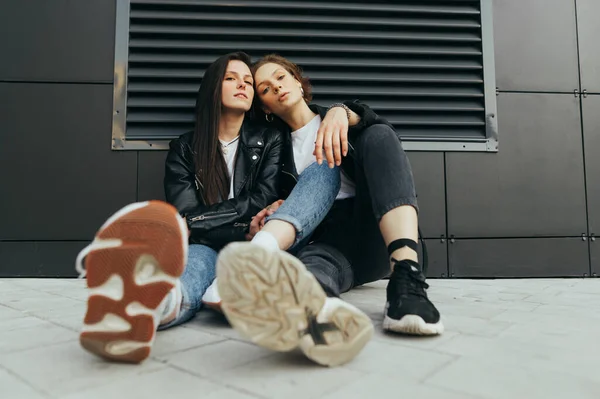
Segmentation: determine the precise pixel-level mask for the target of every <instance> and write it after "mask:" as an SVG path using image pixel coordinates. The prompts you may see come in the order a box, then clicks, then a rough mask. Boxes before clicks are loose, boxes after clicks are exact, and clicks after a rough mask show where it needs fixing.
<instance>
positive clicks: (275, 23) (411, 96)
mask: <svg viewBox="0 0 600 399" xmlns="http://www.w3.org/2000/svg"><path fill="white" fill-rule="evenodd" d="M130 3H131V5H130V7H131V8H130V16H129V25H130V26H129V54H128V57H129V59H128V86H127V114H126V127H127V129H126V131H127V133H126V134H127V138H129V139H134V140H135V139H141V140H146V139H151V140H166V139H170V138H173V137H176V136H178V135H179V134H181V133H183V132H185V131H187V130H189V129H191V128H192V124H193V108H194V102H195V93H196V91H197V89H198V86H199V85H200V82H201V79H202V74H203V73H204V70H205V69H206V67H207V66H208V64H209V63H211V62H212V61H213V60H214V59H216V58H217V57H218V56H219V55H222V54H224V53H227V52H230V51H236V50H243V51H246V52H248V53H250V54H251V55H252V56H253V58H255V59H256V58H258V57H260V56H261V55H263V54H266V53H270V52H277V53H279V54H281V55H284V56H286V57H289V58H290V59H292V60H293V61H295V62H297V63H299V64H300V65H301V66H302V67H303V68H304V71H305V73H306V74H307V75H308V76H309V77H310V78H311V80H312V82H313V86H314V97H315V98H314V101H315V102H317V103H321V104H323V105H328V104H331V103H333V102H337V101H341V100H351V99H360V100H362V101H364V102H366V103H367V104H369V105H371V106H372V107H373V109H374V110H375V111H376V112H377V113H379V114H380V115H382V116H384V117H386V118H387V119H388V120H389V121H390V122H392V123H393V124H394V125H395V126H396V127H397V128H398V129H399V131H400V132H401V134H402V135H403V137H405V138H408V139H411V140H418V141H428V140H429V141H445V140H454V139H463V140H464V139H466V140H482V139H485V138H486V123H485V98H484V97H485V96H484V81H483V69H484V68H483V55H482V37H481V36H482V31H481V12H480V1H479V0H462V1H460V0H454V1H451V0H446V1H442V0H437V1H430V0H421V1H419V0H413V1H396V2H394V3H393V4H388V3H386V2H383V1H373V2H369V3H368V4H366V3H364V1H362V0H361V1H360V2H359V1H357V0H343V1H341V0H331V1H328V2H320V1H316V0H313V1H264V0H263V1H251V0H248V1H242V0H238V1H227V2H224V1H219V0H187V1H185V0H171V1H168V0H163V1H160V0H132V1H131V2H130Z"/></svg>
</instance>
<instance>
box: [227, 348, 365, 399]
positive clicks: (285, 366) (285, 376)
mask: <svg viewBox="0 0 600 399" xmlns="http://www.w3.org/2000/svg"><path fill="white" fill-rule="evenodd" d="M363 376H364V373H363V372H359V371H354V370H350V369H347V368H344V367H334V368H327V367H322V366H319V365H317V364H315V363H312V362H311V361H309V360H308V359H306V358H305V357H304V356H303V355H302V354H300V353H298V352H294V353H279V354H277V355H276V356H271V357H267V358H262V359H258V360H256V361H253V362H251V363H248V364H244V365H240V366H238V367H236V368H234V369H231V370H229V372H228V373H227V375H221V376H220V379H221V380H222V381H226V382H227V384H228V385H230V386H233V387H237V388H240V389H244V390H246V391H249V392H251V393H255V394H257V395H260V396H262V397H265V398H275V399H280V398H286V399H295V398H298V399H309V398H321V397H322V396H323V395H324V394H326V393H328V392H332V391H334V390H336V389H338V388H340V387H343V386H345V385H348V384H350V383H351V382H354V381H356V380H360V379H362V377H363Z"/></svg>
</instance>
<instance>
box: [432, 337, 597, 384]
mask: <svg viewBox="0 0 600 399" xmlns="http://www.w3.org/2000/svg"><path fill="white" fill-rule="evenodd" d="M590 338H591V337H590ZM589 342H592V340H588V341H587V344H586V345H587V346H588V348H587V349H585V350H579V351H578V350H575V351H574V350H572V348H573V346H572V345H571V346H570V349H571V350H557V348H556V347H553V346H551V345H548V344H547V343H545V342H544V341H543V340H541V339H539V340H537V341H536V342H526V341H523V340H518V339H497V338H485V337H476V336H467V335H461V336H458V337H455V338H454V339H452V340H449V341H447V342H446V343H445V345H443V346H441V347H439V348H438V349H437V350H438V351H440V352H444V353H449V354H454V355H460V356H462V357H470V358H473V359H475V360H476V361H479V360H481V361H485V360H492V361H493V362H494V363H498V364H504V365H506V366H507V367H515V366H517V367H523V366H525V367H527V368H529V369H538V368H539V369H548V370H555V371H557V372H563V373H567V374H571V375H573V376H583V377H587V378H590V379H595V378H597V376H598V371H597V364H598V358H600V348H598V347H592V346H590V345H589Z"/></svg>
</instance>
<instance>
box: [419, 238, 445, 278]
mask: <svg viewBox="0 0 600 399" xmlns="http://www.w3.org/2000/svg"><path fill="white" fill-rule="evenodd" d="M425 244H426V245H427V253H428V255H429V267H428V268H427V278H440V277H448V248H447V242H446V240H444V242H441V241H440V240H439V239H431V240H425ZM419 259H421V260H422V259H423V256H422V252H421V250H420V249H419Z"/></svg>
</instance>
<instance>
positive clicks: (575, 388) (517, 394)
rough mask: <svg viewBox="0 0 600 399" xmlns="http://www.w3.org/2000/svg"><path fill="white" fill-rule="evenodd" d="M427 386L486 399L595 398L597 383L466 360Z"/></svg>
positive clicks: (599, 387) (516, 367)
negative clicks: (457, 391)
mask: <svg viewBox="0 0 600 399" xmlns="http://www.w3.org/2000/svg"><path fill="white" fill-rule="evenodd" d="M427 383H428V385H432V386H436V387H439V388H447V389H452V390H459V391H461V392H465V393H467V394H471V395H475V396H481V397H482V398H486V399H514V398H528V399H552V398H556V399H559V398H560V399H564V398H571V399H588V398H589V399H597V398H598V392H600V383H598V382H593V381H590V380H588V379H584V378H580V377H574V376H571V375H568V374H565V373H563V372H557V371H553V370H548V369H542V368H537V369H534V368H528V367H520V366H512V367H508V366H507V365H506V364H501V363H492V362H490V361H488V360H482V359H474V358H470V357H465V358H462V359H459V360H457V361H456V362H453V363H452V364H450V365H449V366H447V367H445V368H443V369H442V370H441V371H439V372H438V373H436V374H434V375H433V376H431V377H429V379H428V381H427Z"/></svg>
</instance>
